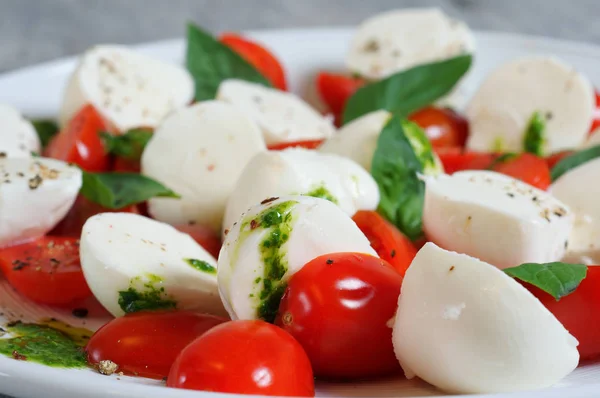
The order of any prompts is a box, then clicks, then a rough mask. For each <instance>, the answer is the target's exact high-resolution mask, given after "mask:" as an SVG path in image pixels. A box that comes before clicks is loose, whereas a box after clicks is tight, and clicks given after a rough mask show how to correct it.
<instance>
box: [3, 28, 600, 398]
mask: <svg viewBox="0 0 600 398" xmlns="http://www.w3.org/2000/svg"><path fill="white" fill-rule="evenodd" d="M351 34H352V31H351V30H350V29H345V28H342V29H306V30H285V31H263V32H251V33H250V35H251V36H252V37H254V38H255V39H257V40H259V41H261V42H263V43H264V44H266V45H267V46H268V47H270V48H271V49H272V50H273V51H274V52H275V53H276V54H277V55H278V56H279V57H280V59H281V60H282V61H283V63H284V64H285V68H286V71H287V73H288V78H289V82H290V85H291V88H292V90H294V91H296V92H299V93H301V94H303V95H304V96H305V97H310V98H314V91H313V90H312V89H311V88H312V87H313V84H312V82H313V81H314V80H313V79H314V75H315V73H316V72H317V71H319V70H341V69H342V66H343V59H344V54H345V52H346V49H347V46H348V43H349V39H350V36H351ZM476 37H477V47H478V50H477V54H476V57H475V66H474V68H473V69H472V71H471V72H470V73H469V76H468V77H467V79H466V80H465V82H464V83H463V85H462V86H461V87H462V88H461V90H460V93H461V94H462V95H461V97H462V98H465V97H466V98H468V95H469V94H470V93H471V92H472V90H473V88H474V87H477V85H478V83H479V82H480V81H481V79H482V78H483V77H484V76H485V75H486V74H487V73H488V72H489V71H490V70H491V69H492V68H494V67H495V66H496V65H498V64H499V63H501V62H504V61H507V60H510V59H513V58H515V57H518V56H522V55H528V54H529V55H530V54H536V53H537V54H554V55H556V56H558V57H560V58H562V59H564V60H565V61H567V62H569V63H570V64H573V65H575V66H576V67H577V68H578V69H579V70H580V71H581V72H583V73H584V74H586V75H587V76H588V77H589V78H590V79H591V80H592V82H593V83H594V84H595V85H596V86H597V87H600V68H599V67H598V65H600V47H597V46H592V45H586V44H579V43H572V42H566V41H559V40H551V39H545V38H537V37H529V36H520V35H508V34H499V33H477V35H476ZM138 48H139V49H140V50H141V51H143V52H144V53H147V54H149V55H151V56H154V57H156V58H160V59H163V60H167V61H172V62H181V61H182V58H183V57H182V56H183V50H184V43H183V41H181V40H169V41H163V42H159V43H154V44H147V45H142V46H139V47H138ZM73 67H74V59H73V58H69V59H63V60H58V61H54V62H49V63H45V64H42V65H38V66H33V67H29V68H24V69H21V70H18V71H15V72H11V73H7V74H4V75H2V76H0V103H2V102H5V103H10V104H12V105H15V106H16V107H17V108H19V109H20V110H21V111H23V112H24V113H25V114H27V115H29V116H54V115H56V114H57V113H58V109H59V104H60V101H61V98H62V89H63V87H64V85H65V82H66V79H67V77H68V75H69V73H70V72H71V70H72V69H73ZM92 307H94V306H93V305H92ZM47 317H56V318H58V319H61V320H63V321H65V322H67V323H69V324H72V325H75V326H85V327H88V328H90V329H93V330H95V329H96V328H97V327H99V326H100V325H102V324H103V323H104V322H106V320H107V319H109V317H108V316H107V315H106V313H105V312H104V311H103V310H102V309H101V308H91V310H90V315H89V317H88V318H87V319H86V320H84V321H82V320H81V319H77V318H74V317H73V316H71V314H70V312H69V311H57V310H55V309H52V308H48V307H43V306H39V305H36V304H33V303H31V302H29V301H27V300H25V299H23V298H21V297H19V296H18V294H17V293H15V292H14V291H13V290H12V289H11V288H10V286H8V284H7V283H6V282H5V281H0V323H4V322H5V321H6V320H14V319H25V320H31V321H36V320H39V319H41V318H47ZM599 391H600V364H598V365H594V364H590V365H585V366H581V367H579V368H578V369H577V370H576V371H575V372H573V373H572V374H571V375H570V376H569V377H567V378H566V379H565V380H564V381H562V382H561V383H560V384H559V385H557V386H555V387H554V388H550V389H546V390H540V391H535V392H522V393H515V394H503V395H494V397H496V398H509V397H510V398H521V397H536V398H553V397H556V398H558V397H570V398H578V397H595V396H598V392H599ZM0 393H4V394H9V395H13V396H17V397H23V398H34V397H35V398H37V397H45V398H68V397H72V398H82V397H90V398H108V397H130V398H165V397H173V398H178V397H190V398H191V397H197V398H202V397H204V398H208V397H213V398H216V397H224V396H223V395H221V394H215V393H202V392H194V391H184V390H174V389H166V388H165V387H164V386H162V385H161V383H159V382H156V381H152V380H147V379H141V378H130V377H119V378H117V376H110V377H109V376H102V375H100V374H98V373H95V372H93V371H91V370H65V369H55V368H49V367H45V366H42V365H37V364H33V363H27V362H21V361H15V360H13V359H10V358H6V357H1V356H0ZM317 395H318V396H322V397H332V396H337V397H341V396H347V397H359V396H360V397H367V396H368V397H394V396H395V397H410V396H440V395H443V394H442V393H441V392H439V391H437V390H435V389H434V388H432V387H430V386H428V385H426V384H425V383H422V382H419V381H406V380H403V379H397V380H387V381H378V382H369V383H346V384H319V385H318V386H317ZM227 396H228V397H234V396H233V395H227ZM238 397H243V396H238ZM469 397H482V396H479V395H477V396H475V395H471V396H469Z"/></svg>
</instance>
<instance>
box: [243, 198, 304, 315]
mask: <svg viewBox="0 0 600 398" xmlns="http://www.w3.org/2000/svg"><path fill="white" fill-rule="evenodd" d="M297 203H298V202H296V201H292V200H290V201H286V202H282V203H278V204H276V205H274V206H271V207H269V208H267V209H265V210H263V211H262V212H261V213H260V214H258V215H256V216H255V217H251V218H249V219H246V220H244V222H243V223H242V226H241V229H242V231H245V233H249V231H252V230H254V229H256V228H262V229H266V230H267V233H266V234H265V236H264V238H263V240H262V241H261V242H260V247H259V250H260V254H261V260H262V262H263V264H264V272H263V275H262V278H261V277H258V278H256V279H255V280H254V283H255V284H256V285H257V286H258V288H259V289H260V291H259V292H258V294H255V295H254V296H253V297H255V298H256V299H257V300H258V303H257V307H256V311H257V316H258V317H259V318H260V319H263V320H265V321H267V322H273V321H274V320H275V316H276V315H277V310H278V308H279V302H280V301H281V297H282V296H283V292H284V291H285V288H286V283H285V282H284V281H283V278H284V276H285V274H286V273H287V270H288V264H287V259H286V251H285V249H284V245H285V243H286V242H287V241H288V240H289V238H290V233H291V232H292V226H293V221H294V220H293V214H292V212H291V210H292V208H293V207H294V206H295V205H296V204H297Z"/></svg>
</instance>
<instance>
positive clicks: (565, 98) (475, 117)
mask: <svg viewBox="0 0 600 398" xmlns="http://www.w3.org/2000/svg"><path fill="white" fill-rule="evenodd" d="M594 98H595V97H594V89H593V87H592V85H591V83H590V82H589V81H588V79H587V78H586V77H584V76H583V75H581V74H580V73H578V72H577V71H575V70H574V69H573V67H571V66H570V65H567V64H564V63H562V62H561V61H559V60H557V59H554V58H550V57H540V56H536V57H527V58H520V59H517V60H515V61H512V62H509V63H507V64H504V65H502V66H500V67H499V68H497V69H496V70H495V71H493V72H492V73H491V74H490V75H489V76H488V77H487V79H486V80H485V81H484V82H483V84H482V85H481V87H480V88H479V90H478V91H477V93H476V94H475V96H474V97H473V99H472V100H471V102H470V104H469V106H468V107H467V112H466V115H467V118H468V120H469V128H470V136H469V140H468V142H467V146H468V148H469V149H471V150H475V151H485V152H489V151H492V150H494V151H502V152H518V151H522V150H523V140H524V137H525V131H526V129H527V126H528V124H529V121H530V119H531V117H532V115H533V114H534V112H541V114H542V115H544V116H545V117H546V127H545V129H544V133H543V134H544V141H545V142H544V148H543V149H544V152H545V153H553V152H558V151H560V150H563V149H570V148H574V147H578V146H579V145H581V144H582V143H583V142H584V140H585V138H586V136H587V134H588V132H589V129H590V125H591V123H592V117H593V113H594V109H595V99H594Z"/></svg>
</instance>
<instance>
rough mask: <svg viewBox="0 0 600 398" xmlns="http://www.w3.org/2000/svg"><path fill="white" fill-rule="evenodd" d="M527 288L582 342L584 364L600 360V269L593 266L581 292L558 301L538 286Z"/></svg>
mask: <svg viewBox="0 0 600 398" xmlns="http://www.w3.org/2000/svg"><path fill="white" fill-rule="evenodd" d="M523 285H525V287H527V288H528V289H529V290H530V291H531V292H532V293H533V294H534V295H535V296H536V297H537V298H538V299H540V301H541V302H542V304H544V306H545V307H546V308H548V309H549V310H550V312H552V313H553V314H554V316H555V317H556V318H557V319H558V320H559V321H560V322H561V323H562V324H563V326H564V327H565V328H566V329H567V330H568V331H569V332H570V333H571V334H572V335H573V336H574V337H575V338H576V339H577V340H579V346H578V347H577V349H578V350H579V355H580V357H581V359H582V360H586V359H595V358H598V357H600V289H599V287H600V266H597V265H595V266H589V267H588V271H587V276H586V277H585V279H584V280H583V281H582V282H581V284H580V285H579V286H578V287H577V289H575V291H574V292H573V293H571V294H569V295H568V296H565V297H562V298H561V299H560V300H558V301H556V299H555V298H554V297H552V296H551V295H549V294H548V293H546V292H544V291H543V290H540V289H538V288H537V287H535V286H532V285H529V284H527V283H523Z"/></svg>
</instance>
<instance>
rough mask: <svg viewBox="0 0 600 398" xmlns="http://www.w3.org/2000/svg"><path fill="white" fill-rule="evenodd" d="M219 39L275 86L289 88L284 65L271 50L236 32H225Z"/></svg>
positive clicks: (281, 88)
mask: <svg viewBox="0 0 600 398" xmlns="http://www.w3.org/2000/svg"><path fill="white" fill-rule="evenodd" d="M219 41H220V42H221V43H223V44H225V45H226V46H227V47H229V48H231V49H232V50H233V51H235V52H236V53H238V54H239V55H240V56H241V57H242V58H244V59H245V60H246V61H247V62H248V63H249V64H251V65H252V66H254V67H255V68H256V69H257V70H258V71H259V72H260V73H261V74H262V75H263V76H264V77H265V78H266V79H267V80H269V81H270V82H271V84H272V85H273V86H274V87H276V88H278V89H280V90H287V83H286V80H285V72H284V71H283V67H282V66H281V63H280V62H279V61H278V60H277V58H276V57H275V56H274V55H273V54H272V53H271V52H270V51H269V50H267V49H266V48H264V47H263V46H261V45H259V44H257V43H255V42H253V41H251V40H249V39H247V38H245V37H242V36H240V35H237V34H235V33H225V34H223V35H222V36H221V38H220V39H219Z"/></svg>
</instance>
